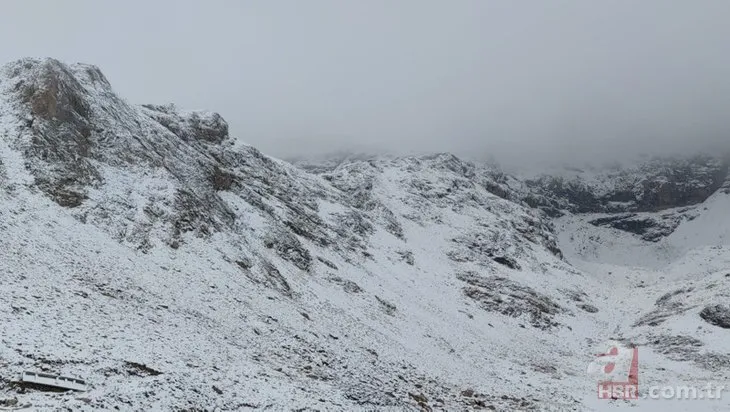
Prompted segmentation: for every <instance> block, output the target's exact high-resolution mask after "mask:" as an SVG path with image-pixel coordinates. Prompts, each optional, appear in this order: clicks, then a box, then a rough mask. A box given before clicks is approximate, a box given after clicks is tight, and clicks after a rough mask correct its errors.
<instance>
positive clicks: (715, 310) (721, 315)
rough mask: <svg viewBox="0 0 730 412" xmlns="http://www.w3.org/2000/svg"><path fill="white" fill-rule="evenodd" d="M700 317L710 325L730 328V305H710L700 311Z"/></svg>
mask: <svg viewBox="0 0 730 412" xmlns="http://www.w3.org/2000/svg"><path fill="white" fill-rule="evenodd" d="M700 317H701V318H702V319H703V320H704V321H705V322H707V323H709V324H710V325H715V326H719V327H721V328H725V329H730V307H728V306H725V305H708V306H705V308H704V309H702V311H701V312H700Z"/></svg>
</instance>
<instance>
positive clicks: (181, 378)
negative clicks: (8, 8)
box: [0, 59, 730, 411]
mask: <svg viewBox="0 0 730 412" xmlns="http://www.w3.org/2000/svg"><path fill="white" fill-rule="evenodd" d="M0 164H1V165H2V168H1V169H0V172H1V173H0V217H2V219H0V230H2V234H3V236H0V273H2V274H3V282H0V319H1V320H0V336H2V345H1V346H0V349H1V350H2V352H1V353H0V357H1V358H2V360H3V362H4V369H3V370H7V372H8V375H7V376H6V375H4V374H3V373H0V377H1V378H2V379H3V381H2V383H0V395H1V396H6V397H7V398H9V399H13V398H15V397H17V398H19V403H21V404H23V405H25V404H27V403H31V404H32V406H33V408H35V409H37V410H56V409H60V408H67V409H72V410H94V409H114V408H119V409H122V410H125V409H136V410H246V409H251V410H255V409H262V410H264V409H272V410H281V409H287V410H288V409H297V410H388V409H390V410H478V409H484V410H504V411H513V410H545V409H547V408H556V409H559V410H575V411H583V410H588V409H591V408H593V405H592V404H591V402H594V401H595V396H594V395H595V386H594V384H595V383H594V382H592V381H590V379H588V377H586V376H585V374H584V371H585V367H586V365H587V364H588V363H589V362H590V361H591V360H592V355H591V354H592V349H593V346H592V345H593V344H594V343H595V342H597V341H601V340H607V339H618V338H620V339H623V340H626V341H632V342H638V343H639V344H640V345H643V346H642V347H646V348H648V349H647V350H654V351H656V353H657V354H658V355H657V358H656V360H655V362H656V364H651V365H650V367H651V368H652V369H649V370H647V372H644V371H643V370H642V373H646V376H648V377H649V379H660V378H662V376H665V375H662V374H661V373H660V372H659V371H660V368H668V369H670V370H669V372H666V373H667V374H668V376H670V377H676V376H685V375H682V374H683V373H684V372H676V371H674V370H673V369H671V368H672V367H674V366H676V363H678V362H684V361H686V360H692V362H691V363H692V365H693V366H692V367H693V368H695V369H693V370H692V372H691V373H692V375H691V376H701V377H704V378H707V377H714V376H720V374H721V373H722V371H723V370H724V369H723V368H724V365H726V358H725V357H723V355H722V354H723V350H726V349H727V348H726V347H725V346H723V345H724V344H723V343H722V342H723V340H722V335H719V334H720V333H725V332H726V330H725V329H723V328H721V327H715V326H712V325H710V324H708V323H707V322H705V321H704V320H703V317H702V316H703V315H701V313H705V312H703V309H704V308H705V307H706V306H707V305H714V304H716V303H718V302H719V301H721V300H722V298H723V296H726V293H728V292H727V291H728V286H727V284H726V282H727V281H726V279H725V277H724V276H725V274H726V273H728V271H727V267H730V252H729V251H728V250H726V249H725V248H722V247H720V248H717V244H723V242H724V239H725V236H726V231H723V230H721V228H722V227H723V226H722V225H723V224H726V223H724V221H723V222H719V221H720V220H722V216H724V215H726V213H724V210H726V206H727V204H728V202H727V200H726V199H725V198H724V197H722V196H727V195H726V194H724V193H723V191H722V189H721V187H722V185H723V184H726V183H725V182H726V181H727V178H726V169H723V168H724V167H725V166H723V164H722V163H721V162H720V163H716V162H714V161H708V162H705V163H703V164H701V165H700V164H698V163H696V161H694V160H692V161H689V163H687V165H689V166H687V167H689V169H687V170H689V172H687V170H685V169H681V168H679V169H676V170H675V167H679V166H676V165H675V164H671V165H665V166H662V167H658V166H652V167H650V168H649V169H642V168H641V167H639V168H634V169H630V170H628V171H623V172H622V171H611V172H605V173H603V174H600V173H599V174H598V176H603V177H605V179H608V180H605V179H604V180H601V179H603V178H601V179H598V180H591V181H590V184H589V183H587V182H588V180H585V179H584V180H582V181H581V182H582V183H580V184H577V186H576V185H573V184H572V183H570V184H566V183H556V182H558V180H550V179H549V178H544V179H542V180H541V179H537V180H535V179H533V180H531V181H529V182H525V181H524V180H521V179H518V178H516V177H514V176H511V175H509V174H506V173H504V172H503V171H501V170H499V169H498V168H496V167H494V166H489V165H486V164H480V163H474V162H467V161H464V160H462V159H459V158H457V157H456V156H453V155H450V154H435V155H429V156H406V157H392V156H345V155H342V156H338V157H336V158H334V159H328V160H325V161H323V162H312V161H308V162H306V161H300V162H298V165H300V166H301V167H297V166H295V165H292V164H290V163H286V162H283V161H280V160H277V159H273V158H270V157H268V156H266V155H264V154H262V153H261V152H259V151H258V150H256V149H255V148H252V147H250V146H246V145H244V144H241V143H240V142H237V141H236V140H235V136H230V135H229V131H228V126H227V124H226V122H225V121H224V120H223V119H222V118H221V117H220V116H219V115H217V114H215V113H210V112H190V111H185V110H181V109H178V108H176V107H174V106H172V105H166V106H155V105H147V106H136V105H132V104H129V103H127V102H126V101H124V100H123V99H121V98H119V97H118V96H117V95H116V94H115V93H114V91H113V90H112V88H111V86H110V85H109V83H108V81H107V80H106V79H105V78H104V76H103V75H102V74H101V72H100V71H99V70H98V69H97V68H95V67H93V66H88V65H83V64H74V65H66V64H63V63H60V62H58V61H56V60H52V59H26V60H21V61H18V62H14V63H10V64H8V65H6V66H4V67H3V68H2V69H0ZM678 164H681V163H678ZM723 173H725V175H723ZM686 176H689V177H686ZM660 177H661V178H664V179H665V180H666V184H665V185H664V186H662V185H659V186H656V185H653V183H651V182H653V181H658V180H657V179H659V178H660ZM563 182H565V181H563ZM596 182H598V183H596ZM718 182H720V183H718ZM599 183H600V184H599ZM716 189H719V190H716ZM629 192H630V193H631V195H630V196H629V194H628V193H629ZM651 199H654V200H651ZM705 208H707V210H704V209H705ZM660 209H661V210H660ZM658 210H660V211H658ZM619 211H620V212H621V214H619V215H616V214H615V213H616V212H619ZM584 212H585V213H584ZM558 216H561V217H558ZM713 223H714V225H713ZM708 228H711V229H712V230H709V229H708ZM626 229H629V230H634V232H636V233H629V232H627V231H626ZM708 233H711V235H712V236H709V237H708V236H706V235H707V234H708ZM649 257H651V259H649ZM648 260H651V263H652V264H653V265H648V264H647V265H643V263H646V262H647V261H648ZM707 261H709V262H710V263H707ZM630 263H637V265H635V266H636V267H633V268H629V267H628V266H627V265H628V264H630ZM612 264H613V265H612ZM658 267H661V268H662V269H661V271H659V270H657V269H656V268H658ZM724 282H725V283H724ZM715 312H717V311H715ZM715 312H713V314H714V313H715ZM705 315H707V313H705ZM716 318H718V317H717V316H713V319H716ZM700 326H702V327H704V328H703V329H698V328H699V327H700ZM698 330H701V332H697V331H698ZM695 335H696V336H695ZM690 337H691V338H690ZM642 350H643V349H642ZM678 354H687V356H688V358H687V359H680V355H678ZM682 356H684V355H682ZM22 370H39V371H43V372H49V373H54V374H63V375H68V376H83V377H84V378H85V380H86V381H87V383H88V385H89V390H88V391H87V392H85V393H84V394H83V395H81V396H72V395H69V394H51V393H46V392H42V391H29V392H26V393H18V392H17V390H16V388H15V387H14V386H12V385H11V384H10V382H9V381H8V379H10V378H9V376H11V375H12V374H15V373H19V372H20V371H22ZM713 374H715V375H713ZM642 376H644V375H642ZM21 398H22V399H21ZM0 401H2V399H0Z"/></svg>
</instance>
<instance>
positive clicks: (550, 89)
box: [0, 0, 730, 157]
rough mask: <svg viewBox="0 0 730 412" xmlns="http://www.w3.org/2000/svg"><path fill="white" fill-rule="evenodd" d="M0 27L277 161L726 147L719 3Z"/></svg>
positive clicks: (149, 9)
mask: <svg viewBox="0 0 730 412" xmlns="http://www.w3.org/2000/svg"><path fill="white" fill-rule="evenodd" d="M0 37H1V38H2V39H3V41H2V47H0V60H2V61H10V60H14V59H17V58H20V57H24V56H51V57H56V58H58V59H60V60H63V61H67V62H77V61H80V62H85V63H92V64H95V65H98V66H99V67H101V69H102V70H103V71H104V73H105V74H106V75H107V77H108V78H109V80H110V81H111V82H112V85H113V86H114V88H115V89H116V91H117V92H118V93H119V94H120V95H122V97H124V98H126V99H127V100H129V101H131V102H133V103H166V102H174V103H176V104H177V105H178V106H181V107H183V108H189V109H198V108H200V109H210V110H214V111H218V112H220V113H221V114H222V115H223V116H224V117H225V118H226V119H227V120H228V122H229V124H230V126H231V133H232V134H233V135H235V136H238V137H239V138H240V139H242V140H243V141H245V142H247V143H250V144H253V145H254V146H257V147H259V148H260V149H261V150H263V151H264V152H267V153H269V154H272V155H276V156H280V157H284V156H292V155H296V154H311V153H317V152H323V151H334V150H339V149H349V148H353V149H356V150H369V149H380V148H384V149H391V150H396V151H452V152H457V153H461V154H471V155H488V154H496V155H498V156H513V157H514V156H516V155H519V156H522V155H524V156H526V157H529V156H531V155H535V154H537V153H540V152H542V151H547V152H549V153H552V154H558V153H567V154H569V155H571V156H572V155H574V154H577V153H583V152H621V151H626V150H633V148H636V147H637V142H640V143H641V144H640V145H639V146H638V147H640V150H644V149H645V147H644V146H649V145H651V144H654V145H657V146H659V147H662V148H667V147H681V144H683V143H687V142H690V141H701V142H718V141H722V140H725V141H730V113H729V111H730V80H729V78H730V1H727V0H717V1H709V0H656V1H654V0H610V1H609V0H603V1H599V0H596V1H587V0H575V1H556V0H550V1H548V0H535V1H514V0H504V1H496V0H495V1H490V0H439V1H436V0H357V1H355V0H306V1H305V0H261V1H244V0H230V1H213V0H206V1H202V0H201V1H194V2H192V1H180V0H176V1H129V0H127V1H114V2H111V1H97V0H88V1H70V0H64V1H31V0H22V1H20V0H17V1H4V2H2V12H1V13H0Z"/></svg>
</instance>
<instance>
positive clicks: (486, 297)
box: [456, 272, 565, 329]
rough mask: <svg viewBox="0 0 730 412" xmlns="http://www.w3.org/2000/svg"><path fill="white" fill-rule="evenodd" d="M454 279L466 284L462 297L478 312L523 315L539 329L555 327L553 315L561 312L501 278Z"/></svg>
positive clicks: (470, 276) (468, 276) (465, 275)
mask: <svg viewBox="0 0 730 412" xmlns="http://www.w3.org/2000/svg"><path fill="white" fill-rule="evenodd" d="M456 277H457V278H458V279H459V280H461V281H464V282H466V283H467V284H468V286H466V287H464V289H463V291H464V294H465V295H466V296H467V297H469V298H471V299H473V300H475V301H476V302H477V303H479V305H480V306H481V307H482V309H484V310H487V311H490V312H498V313H501V314H503V315H506V316H511V317H515V318H517V317H522V316H525V317H527V318H528V320H529V322H530V324H531V325H532V326H534V327H536V328H539V329H550V328H553V327H556V326H559V323H558V322H557V321H556V320H555V315H557V314H560V313H563V312H565V309H563V308H562V307H561V306H560V305H558V304H557V303H555V302H554V301H553V300H552V299H551V298H550V297H548V296H546V295H543V294H541V293H539V292H537V291H535V290H533V289H532V288H530V287H528V286H525V285H521V284H519V283H517V282H514V281H512V280H509V279H506V278H504V277H499V276H490V277H484V276H480V275H479V274H477V273H474V272H465V273H459V274H457V275H456Z"/></svg>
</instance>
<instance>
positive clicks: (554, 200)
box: [523, 155, 730, 241]
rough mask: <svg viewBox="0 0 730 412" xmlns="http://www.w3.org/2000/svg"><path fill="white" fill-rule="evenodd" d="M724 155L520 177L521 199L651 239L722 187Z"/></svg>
mask: <svg viewBox="0 0 730 412" xmlns="http://www.w3.org/2000/svg"><path fill="white" fill-rule="evenodd" d="M728 159H729V158H728V157H727V156H722V155H720V156H709V155H702V156H689V157H687V158H656V159H651V160H647V161H643V162H641V163H639V164H637V165H635V166H630V167H620V168H616V169H615V170H610V169H609V170H606V169H599V170H579V169H571V170H566V171H562V172H560V173H557V174H554V175H543V176H538V177H535V178H530V179H527V180H525V182H524V184H525V186H526V189H525V190H524V192H523V193H524V196H523V199H524V200H525V201H526V202H527V203H528V204H529V205H531V206H533V207H537V208H539V209H542V210H543V211H545V212H546V213H547V214H548V215H550V216H553V217H557V216H561V215H563V214H565V213H574V214H596V217H595V218H594V219H593V220H591V223H593V224H594V225H597V226H604V225H607V226H610V227H613V228H615V229H619V230H623V231H627V232H630V233H633V234H636V235H639V236H641V237H642V238H643V239H644V240H648V241H657V240H659V239H661V238H663V237H665V236H666V235H668V234H670V233H672V232H673V231H674V229H676V227H677V226H678V225H679V224H680V223H681V222H683V221H686V220H689V219H692V217H693V216H694V215H695V213H694V207H695V206H696V205H698V204H701V203H702V202H704V201H705V200H707V199H708V198H709V197H710V196H712V195H713V194H714V193H716V192H718V191H719V190H724V189H723V187H726V186H727V180H728V178H729V177H730V174H728Z"/></svg>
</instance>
